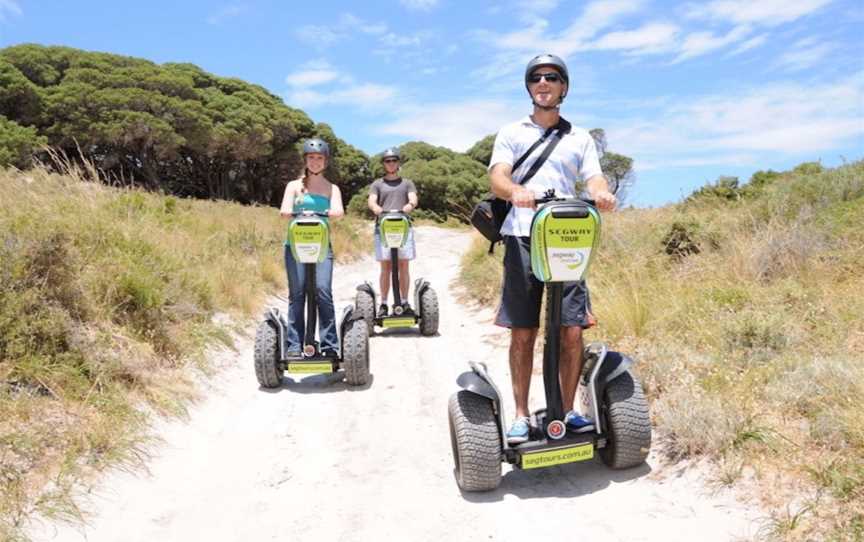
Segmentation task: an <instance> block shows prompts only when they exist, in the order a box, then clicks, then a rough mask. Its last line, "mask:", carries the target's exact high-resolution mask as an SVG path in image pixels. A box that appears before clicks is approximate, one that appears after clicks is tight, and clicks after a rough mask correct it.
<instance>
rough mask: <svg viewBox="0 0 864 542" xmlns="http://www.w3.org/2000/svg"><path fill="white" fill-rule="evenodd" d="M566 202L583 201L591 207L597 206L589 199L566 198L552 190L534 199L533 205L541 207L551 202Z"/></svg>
mask: <svg viewBox="0 0 864 542" xmlns="http://www.w3.org/2000/svg"><path fill="white" fill-rule="evenodd" d="M568 200H579V201H583V202H585V203H587V204H588V205H590V206H591V207H596V206H597V202H596V201H594V200H593V199H591V198H579V197H576V196H567V195H562V196H559V195H558V194H556V193H555V189H554V188H552V189H549V190H547V191H546V192H544V193H543V195H542V196H540V197H539V198H534V203H536V204H537V205H543V204H544V203H549V202H552V201H568Z"/></svg>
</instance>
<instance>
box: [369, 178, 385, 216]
mask: <svg viewBox="0 0 864 542" xmlns="http://www.w3.org/2000/svg"><path fill="white" fill-rule="evenodd" d="M367 205H368V206H369V210H370V211H372V212H373V213H374V214H375V216H378V215H380V214H381V213H382V212H384V209H383V208H382V207H381V206H380V205H378V189H377V187H376V186H375V183H372V188H370V189H369V200H368V201H367Z"/></svg>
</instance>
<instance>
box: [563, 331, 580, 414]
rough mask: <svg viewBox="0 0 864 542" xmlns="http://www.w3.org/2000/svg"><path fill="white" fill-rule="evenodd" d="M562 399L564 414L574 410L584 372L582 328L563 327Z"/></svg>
mask: <svg viewBox="0 0 864 542" xmlns="http://www.w3.org/2000/svg"><path fill="white" fill-rule="evenodd" d="M560 359H561V363H560V365H561V398H562V402H563V405H564V412H565V413H566V412H570V411H571V410H573V400H574V398H575V396H576V386H577V385H578V383H579V375H580V374H581V372H582V328H581V327H579V326H561V356H560Z"/></svg>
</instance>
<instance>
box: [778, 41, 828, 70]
mask: <svg viewBox="0 0 864 542" xmlns="http://www.w3.org/2000/svg"><path fill="white" fill-rule="evenodd" d="M835 49H836V46H835V45H834V44H833V43H830V42H820V41H817V40H816V39H814V38H805V39H803V40H799V41H798V42H796V43H795V44H794V45H793V46H792V48H791V49H789V50H788V51H786V52H785V53H783V54H782V55H780V58H779V59H778V60H777V67H778V68H780V69H782V70H785V71H801V70H806V69H807V68H812V67H814V66H816V65H818V64H819V63H820V62H821V61H822V59H823V58H825V57H826V56H827V55H828V53H830V52H831V51H833V50H835Z"/></svg>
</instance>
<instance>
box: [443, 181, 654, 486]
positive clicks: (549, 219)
mask: <svg viewBox="0 0 864 542" xmlns="http://www.w3.org/2000/svg"><path fill="white" fill-rule="evenodd" d="M537 201H538V204H542V205H540V207H539V208H538V210H537V212H536V213H535V214H534V219H533V222H532V224H531V270H532V272H533V273H534V276H535V277H537V279H538V280H540V281H543V282H545V283H547V285H546V288H547V290H546V322H545V324H546V330H545V336H544V341H545V344H544V349H543V384H544V388H545V392H546V408H543V409H540V410H537V411H535V412H534V414H533V415H532V417H531V426H532V430H531V434H530V436H529V440H528V441H527V442H525V443H522V444H518V445H514V446H511V445H508V444H507V439H506V434H505V427H506V425H505V421H504V409H503V404H502V401H501V394H500V392H499V391H498V388H497V387H496V386H495V383H494V382H493V381H492V377H491V376H489V373H488V371H487V369H486V365H485V364H483V363H474V362H471V363H469V365H470V367H471V371H469V372H465V373H462V374H461V375H460V376H459V378H458V379H457V381H456V382H457V384H458V385H459V387H461V388H462V390H461V391H458V392H457V393H455V394H453V396H452V397H451V398H450V403H449V409H448V410H449V418H450V439H451V444H452V447H453V458H454V461H455V464H456V480H457V482H458V484H459V487H460V488H462V489H463V490H465V491H487V490H491V489H495V488H496V487H498V484H499V483H500V481H501V463H502V462H504V461H506V462H507V463H510V464H512V465H515V466H516V467H518V468H522V469H526V470H528V469H536V468H541V467H550V466H553V465H562V464H566V463H575V462H579V461H585V460H589V459H591V458H593V457H594V455H595V450H596V451H597V452H598V453H599V455H600V458H601V459H602V460H603V462H604V463H605V464H606V465H608V466H609V467H611V468H615V469H621V468H628V467H633V466H636V465H639V464H641V463H643V462H644V461H645V458H646V457H647V456H648V450H649V448H650V446H651V424H650V419H649V416H648V403H647V401H646V400H645V395H644V393H643V391H642V386H641V384H640V383H639V380H638V379H637V378H636V376H635V375H634V374H633V373H632V372H631V370H630V367H631V366H632V364H633V361H632V360H631V359H630V358H629V357H627V356H624V355H622V354H620V353H618V352H613V351H610V350H608V349H607V347H606V345H604V344H601V343H593V344H591V345H589V346H588V347H587V348H586V349H585V351H584V356H583V364H582V372H581V374H580V378H579V385H578V388H577V392H576V399H577V404H578V405H579V406H578V407H577V408H581V409H582V411H583V414H585V415H587V416H589V417H591V418H593V420H594V431H593V432H589V433H576V432H573V431H571V430H569V429H568V428H567V426H566V425H565V423H564V414H565V413H564V411H563V406H562V399H561V387H560V382H559V359H558V358H559V349H560V328H561V301H562V297H563V287H564V284H563V283H564V282H571V281H579V280H583V279H584V277H585V274H586V273H587V270H588V266H589V264H590V262H591V256H592V254H593V253H594V251H595V249H596V248H597V244H598V241H599V237H600V235H599V234H600V214H599V213H598V212H597V210H596V209H595V208H594V206H593V204H592V203H591V202H589V201H583V200H577V199H569V198H568V199H564V198H557V197H555V195H554V192H550V193H547V195H546V196H545V197H544V198H540V199H538V200H537Z"/></svg>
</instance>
